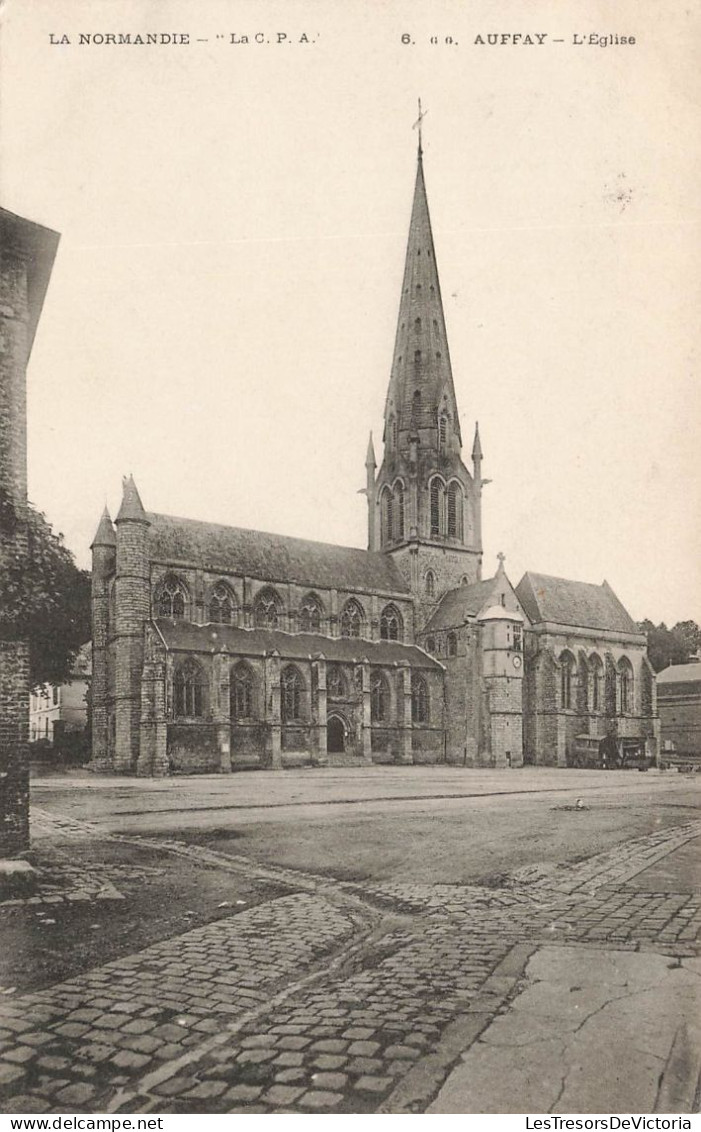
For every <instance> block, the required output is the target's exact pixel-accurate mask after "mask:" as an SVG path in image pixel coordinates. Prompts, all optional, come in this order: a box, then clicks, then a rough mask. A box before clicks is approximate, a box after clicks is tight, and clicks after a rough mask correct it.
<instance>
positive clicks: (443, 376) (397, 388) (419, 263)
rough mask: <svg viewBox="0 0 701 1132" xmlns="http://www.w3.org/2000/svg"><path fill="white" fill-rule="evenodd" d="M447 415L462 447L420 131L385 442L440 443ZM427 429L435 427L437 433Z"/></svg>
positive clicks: (458, 445) (449, 424) (387, 409)
mask: <svg viewBox="0 0 701 1132" xmlns="http://www.w3.org/2000/svg"><path fill="white" fill-rule="evenodd" d="M421 117H423V115H421V116H420V118H419V126H420V121H421ZM441 415H443V416H444V417H445V418H446V420H447V422H448V426H449V430H450V434H451V436H453V437H455V438H456V439H457V447H458V450H459V448H460V445H461V437H460V422H459V420H458V409H457V403H456V399H455V387H454V385H453V374H452V370H451V365H450V353H449V350H448V338H447V334H446V328H445V318H444V314H443V303H442V300H441V290H440V283H439V280H438V268H437V265H436V254H435V249H434V245H433V233H432V231H431V219H430V216H429V211H428V198H427V195H426V183H425V180H424V169H423V150H422V143H421V136H420V135H419V150H418V159H417V169H416V182H415V185H414V202H413V206H412V210H411V222H410V224H409V239H408V242H407V251H406V260H405V265H404V280H403V283H402V295H401V300H400V304H399V318H398V321H397V335H396V340H395V346H394V358H393V362H392V374H391V377H390V384H389V390H388V394H387V405H386V410H385V437H384V439H385V443H392V439H393V437H394V436H397V437H398V440H399V444H400V446H402V444H403V442H404V443H408V440H409V438H410V437H411V436H412V435H419V434H422V433H423V437H422V441H421V442H422V443H424V444H425V443H428V444H431V443H435V447H438V443H437V441H438V429H439V421H440V417H441ZM426 430H433V433H432V435H428V434H427V432H426Z"/></svg>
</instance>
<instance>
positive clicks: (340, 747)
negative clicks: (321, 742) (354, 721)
mask: <svg viewBox="0 0 701 1132" xmlns="http://www.w3.org/2000/svg"><path fill="white" fill-rule="evenodd" d="M326 749H327V751H328V753H329V754H330V755H342V754H343V752H344V751H345V749H346V729H345V726H344V724H343V720H342V719H340V718H339V716H337V715H330V716H329V719H328V722H327V724H326Z"/></svg>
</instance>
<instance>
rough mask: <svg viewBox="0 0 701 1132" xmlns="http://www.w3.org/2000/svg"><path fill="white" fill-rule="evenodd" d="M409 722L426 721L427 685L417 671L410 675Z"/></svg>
mask: <svg viewBox="0 0 701 1132" xmlns="http://www.w3.org/2000/svg"><path fill="white" fill-rule="evenodd" d="M411 722H412V723H428V686H427V684H426V681H425V680H424V678H423V676H420V675H419V673H418V672H414V673H413V675H412V677H411Z"/></svg>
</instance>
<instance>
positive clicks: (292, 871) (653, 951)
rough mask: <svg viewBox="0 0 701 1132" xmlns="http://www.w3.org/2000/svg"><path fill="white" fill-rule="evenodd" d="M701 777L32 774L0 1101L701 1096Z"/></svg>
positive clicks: (672, 1104) (326, 1103)
mask: <svg viewBox="0 0 701 1132" xmlns="http://www.w3.org/2000/svg"><path fill="white" fill-rule="evenodd" d="M700 786H701V783H700V782H699V779H698V776H686V775H679V774H677V773H669V772H667V773H661V772H659V771H657V770H651V771H650V772H648V773H638V772H635V771H628V772H623V771H611V772H599V771H575V770H570V771H562V770H554V769H552V770H549V769H536V768H528V769H523V770H520V771H512V772H510V773H508V774H505V773H503V772H501V773H500V772H498V771H487V770H485V771H475V770H472V771H469V770H463V769H461V768H456V767H426V768H421V767H408V768H407V767H401V768H400V767H394V768H393V767H370V768H367V769H365V768H363V769H360V768H346V769H342V768H338V769H328V768H326V769H323V770H322V769H318V770H297V771H278V772H259V773H256V772H253V773H248V774H237V775H233V776H223V775H222V776H201V777H196V778H194V777H192V778H185V777H183V778H177V777H174V778H167V779H161V780H153V779H134V778H128V779H127V778H112V777H100V776H97V775H93V774H89V773H87V772H78V773H75V774H73V775H71V776H66V775H48V776H45V777H40V778H37V779H35V780H34V782H33V791H32V826H33V843H32V844H33V848H32V853H31V859H32V862H33V863H34V865H35V866H36V868H37V870H38V873H39V889H38V891H37V892H36V893H35V894H34V895H25V896H22V895H17V896H15V897H14V898H12V899H6V900H5V901H3V903H2V904H1V905H0V908H1V909H2V914H1V915H0V1111H5V1112H32V1113H34V1112H51V1113H53V1112H56V1113H65V1112H150V1113H219V1112H241V1113H262V1112H278V1113H279V1112H312V1113H313V1112H340V1113H365V1112H385V1113H421V1112H435V1113H459V1112H468V1113H470V1112H475V1113H477V1112H524V1111H526V1112H529V1111H530V1112H539V1113H546V1112H553V1113H573V1112H576V1113H594V1112H596V1113H601V1112H617V1113H620V1112H657V1113H680V1114H681V1113H690V1112H693V1111H696V1108H697V1104H698V1082H699V1070H700V1068H701V1034H700V1033H699V1017H700V1016H701V1015H700V1012H699V985H700V979H699V976H700V975H701V960H700V959H699V955H698V947H697V934H698V932H699V929H700V928H701V872H700V870H699V867H698V865H699V847H700V846H701V814H699V806H700V804H701V790H700Z"/></svg>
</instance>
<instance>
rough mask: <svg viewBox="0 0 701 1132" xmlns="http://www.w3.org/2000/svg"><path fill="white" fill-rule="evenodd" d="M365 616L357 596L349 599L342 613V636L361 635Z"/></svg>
mask: <svg viewBox="0 0 701 1132" xmlns="http://www.w3.org/2000/svg"><path fill="white" fill-rule="evenodd" d="M364 620H365V617H364V615H363V610H362V607H361V605H360V603H359V602H357V601H356V600H355V598H351V600H350V601H347V602H346V604H345V605H344V607H343V612H342V613H341V636H342V637H359V636H360V633H361V631H362V628H363V621H364Z"/></svg>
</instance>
